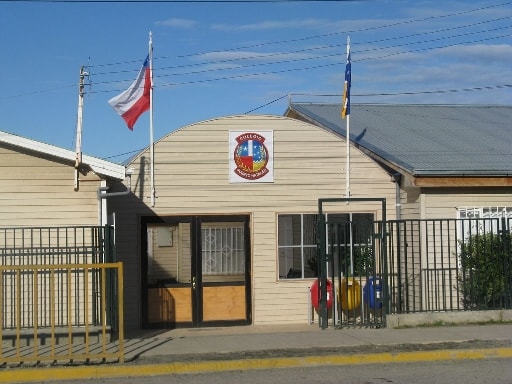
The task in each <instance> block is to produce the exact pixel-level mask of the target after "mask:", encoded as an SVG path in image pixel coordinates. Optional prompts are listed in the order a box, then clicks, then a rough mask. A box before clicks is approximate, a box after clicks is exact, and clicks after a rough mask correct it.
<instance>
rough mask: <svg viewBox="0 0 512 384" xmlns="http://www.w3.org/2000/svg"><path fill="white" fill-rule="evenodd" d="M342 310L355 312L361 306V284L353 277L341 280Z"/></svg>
mask: <svg viewBox="0 0 512 384" xmlns="http://www.w3.org/2000/svg"><path fill="white" fill-rule="evenodd" d="M338 294H339V295H340V293H339V292H338ZM340 296H341V309H342V310H344V311H349V312H350V311H354V310H356V309H358V308H359V307H360V306H361V284H359V282H358V281H357V280H356V279H354V278H353V277H349V278H344V279H343V280H341V295H340Z"/></svg>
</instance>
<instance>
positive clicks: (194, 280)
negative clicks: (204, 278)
mask: <svg viewBox="0 0 512 384" xmlns="http://www.w3.org/2000/svg"><path fill="white" fill-rule="evenodd" d="M192 289H196V278H195V277H193V278H192Z"/></svg>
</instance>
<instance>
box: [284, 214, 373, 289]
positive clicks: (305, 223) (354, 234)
mask: <svg viewBox="0 0 512 384" xmlns="http://www.w3.org/2000/svg"><path fill="white" fill-rule="evenodd" d="M327 220H328V226H329V229H328V230H327V236H328V238H327V245H328V247H330V249H329V253H331V254H333V255H336V259H335V265H334V267H335V268H337V266H338V262H337V260H340V261H341V264H342V265H341V268H342V271H343V274H345V275H349V274H350V275H352V274H354V273H357V272H359V270H360V269H361V268H362V267H361V266H366V263H364V261H362V258H363V257H364V256H368V254H369V253H368V249H369V247H371V229H372V226H371V225H370V224H372V223H373V214H371V213H344V214H329V215H327ZM317 221H318V215H316V214H282V215H278V218H277V232H278V233H277V237H278V240H277V248H278V260H279V261H278V264H279V267H278V268H279V279H302V278H313V277H317V276H318V273H317V269H318V267H317V242H318V238H317V225H318V223H317ZM331 223H332V225H331ZM350 224H351V225H350ZM328 271H329V268H328ZM328 273H330V271H329V272H328Z"/></svg>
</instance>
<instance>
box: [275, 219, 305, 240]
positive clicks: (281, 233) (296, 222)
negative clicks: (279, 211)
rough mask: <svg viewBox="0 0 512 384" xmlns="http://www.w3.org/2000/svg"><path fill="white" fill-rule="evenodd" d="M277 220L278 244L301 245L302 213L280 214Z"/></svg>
mask: <svg viewBox="0 0 512 384" xmlns="http://www.w3.org/2000/svg"><path fill="white" fill-rule="evenodd" d="M277 220H278V222H277V230H278V236H277V237H278V245H279V246H284V245H287V246H290V245H300V244H301V242H300V237H301V220H300V215H279V216H278V218H277Z"/></svg>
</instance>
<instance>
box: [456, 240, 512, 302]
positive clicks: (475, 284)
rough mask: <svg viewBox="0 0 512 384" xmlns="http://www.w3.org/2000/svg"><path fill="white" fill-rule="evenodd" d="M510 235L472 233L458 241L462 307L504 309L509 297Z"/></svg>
mask: <svg viewBox="0 0 512 384" xmlns="http://www.w3.org/2000/svg"><path fill="white" fill-rule="evenodd" d="M511 249H512V248H511V243H510V234H506V235H501V234H495V233H485V234H476V235H471V236H470V237H469V238H468V239H467V240H466V241H464V242H463V241H461V242H460V265H461V269H460V272H459V276H458V280H459V292H460V294H461V296H462V302H463V305H464V308H465V309H499V308H503V306H504V304H505V300H506V298H507V297H508V298H510V292H507V290H510V278H511V277H510V273H511V272H512V270H511V269H510V265H511V260H510V250H511Z"/></svg>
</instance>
